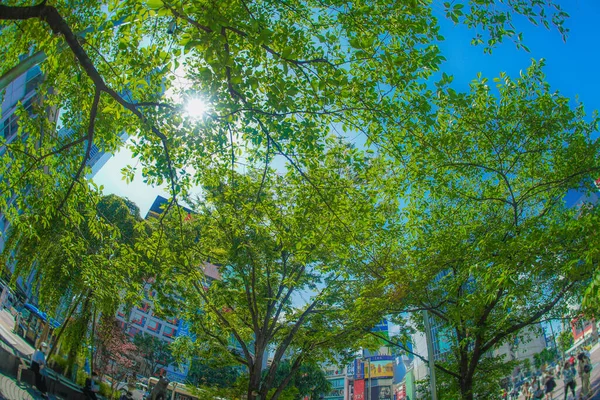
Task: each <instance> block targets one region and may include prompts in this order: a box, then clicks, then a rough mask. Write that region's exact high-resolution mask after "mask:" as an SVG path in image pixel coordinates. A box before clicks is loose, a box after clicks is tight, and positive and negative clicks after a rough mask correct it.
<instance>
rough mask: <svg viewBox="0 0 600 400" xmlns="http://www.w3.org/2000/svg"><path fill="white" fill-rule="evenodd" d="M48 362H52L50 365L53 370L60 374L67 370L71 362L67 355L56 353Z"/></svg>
mask: <svg viewBox="0 0 600 400" xmlns="http://www.w3.org/2000/svg"><path fill="white" fill-rule="evenodd" d="M48 364H50V367H51V368H52V369H53V370H55V371H56V372H58V373H59V374H63V373H64V372H65V371H66V369H67V365H68V364H69V362H68V360H67V359H66V358H65V357H63V356H61V355H58V354H54V355H53V356H52V357H50V362H49V363H48Z"/></svg>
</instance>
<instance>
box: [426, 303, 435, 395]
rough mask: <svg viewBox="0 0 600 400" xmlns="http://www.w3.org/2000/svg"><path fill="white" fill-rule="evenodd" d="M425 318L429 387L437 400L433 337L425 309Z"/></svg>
mask: <svg viewBox="0 0 600 400" xmlns="http://www.w3.org/2000/svg"><path fill="white" fill-rule="evenodd" d="M423 320H424V321H425V340H426V342H427V360H428V363H427V364H428V366H429V387H430V392H431V400H437V390H436V388H435V361H434V360H433V339H432V337H431V324H430V323H429V313H428V312H427V310H424V311H423Z"/></svg>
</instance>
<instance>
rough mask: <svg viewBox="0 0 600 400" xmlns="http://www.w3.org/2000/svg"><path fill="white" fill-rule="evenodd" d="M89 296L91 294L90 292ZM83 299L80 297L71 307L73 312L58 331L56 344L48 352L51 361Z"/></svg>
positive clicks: (55, 339)
mask: <svg viewBox="0 0 600 400" xmlns="http://www.w3.org/2000/svg"><path fill="white" fill-rule="evenodd" d="M88 294H89V292H88ZM81 298H82V296H79V297H78V299H77V301H76V302H75V304H73V306H72V307H71V311H69V313H68V314H67V317H66V318H65V321H64V322H63V324H62V326H61V327H60V330H59V331H58V334H57V335H56V337H55V338H54V342H53V343H51V344H52V347H50V351H49V352H48V359H50V357H51V356H52V354H54V352H55V351H56V348H57V346H58V342H59V341H60V338H61V336H62V334H63V332H64V331H65V328H66V327H67V324H68V323H69V320H70V319H71V317H72V316H73V313H74V312H75V310H76V309H77V306H79V301H80V300H81Z"/></svg>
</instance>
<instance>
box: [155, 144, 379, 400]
mask: <svg viewBox="0 0 600 400" xmlns="http://www.w3.org/2000/svg"><path fill="white" fill-rule="evenodd" d="M344 153H346V154H348V155H351V156H352V157H353V159H354V160H355V161H354V163H353V164H346V162H345V161H344V160H343V159H342V158H341V155H342V154H344ZM342 166H344V168H345V169H341V167H342ZM378 167H379V166H378V164H377V162H376V161H373V160H369V159H368V158H366V157H364V156H363V155H362V154H361V153H360V152H358V151H356V150H355V149H352V148H349V147H345V146H341V147H333V148H332V149H331V151H330V152H328V153H327V154H326V155H325V156H324V157H323V158H322V159H321V160H320V161H319V163H315V165H314V166H313V167H312V168H311V169H310V170H309V171H307V174H310V176H313V177H315V178H318V179H319V180H320V182H322V184H323V187H321V188H315V187H313V186H311V185H310V184H309V183H307V182H306V181H305V180H304V179H303V178H302V177H298V176H295V175H294V174H292V173H290V174H286V175H285V176H281V175H278V174H276V173H275V172H274V171H272V170H269V169H265V170H263V171H260V172H259V173H249V174H247V175H242V174H238V173H234V172H231V171H227V170H225V171H224V172H221V171H220V170H215V171H212V173H213V175H212V176H211V179H210V180H207V181H206V182H205V184H204V196H203V198H202V200H201V201H198V202H197V203H196V204H195V207H194V208H195V210H196V213H195V214H194V215H193V216H192V217H191V218H190V219H187V220H183V221H182V220H181V219H180V218H181V217H180V215H179V212H178V210H177V209H173V211H172V215H171V216H170V217H167V218H165V220H164V221H163V226H164V231H163V232H162V233H161V232H160V230H159V229H156V230H155V233H154V236H153V238H155V239H156V240H157V242H156V243H158V244H159V245H160V246H161V247H160V250H159V251H158V252H159V253H160V254H161V255H163V257H164V258H159V260H160V262H161V268H160V271H161V274H160V275H158V276H157V278H156V282H157V285H160V286H157V287H158V289H157V292H158V293H160V296H159V298H158V303H159V304H160V305H161V307H163V308H165V309H164V310H163V311H162V312H163V313H165V314H167V315H168V314H171V313H173V312H175V310H184V312H185V313H184V314H183V315H182V317H183V318H185V319H186V321H188V322H189V323H190V331H191V332H192V333H193V334H194V335H196V337H197V339H196V342H195V343H193V346H194V351H195V353H194V355H197V356H199V357H200V359H202V360H203V361H204V362H206V363H208V365H210V366H211V367H213V366H214V365H213V362H214V361H216V360H220V363H222V364H221V365H223V364H224V365H227V364H230V365H231V364H240V365H242V366H245V367H246V368H247V369H248V371H249V380H250V383H251V385H252V386H251V387H252V389H251V390H250V391H256V392H261V393H263V394H262V396H263V397H264V396H265V395H266V394H267V393H268V392H269V391H270V390H271V389H272V388H275V389H276V390H279V391H280V392H281V391H283V390H284V389H285V387H286V385H287V382H288V381H286V380H281V384H280V385H279V386H276V381H275V376H276V368H277V365H278V364H279V362H280V361H281V360H282V358H283V356H284V355H286V354H289V355H290V357H291V362H292V365H293V367H292V368H291V369H290V374H293V373H294V372H295V371H296V370H298V368H300V367H301V365H303V364H305V363H306V362H309V361H318V360H325V359H328V358H331V357H332V356H333V355H334V354H336V353H337V352H338V351H340V350H342V349H346V348H349V347H352V346H353V344H354V343H355V341H356V339H357V338H359V337H360V336H362V335H363V329H364V325H363V322H365V321H367V322H368V318H367V317H365V316H360V318H357V319H353V318H354V313H352V312H349V310H351V309H352V307H353V306H352V304H353V302H354V294H355V293H357V291H358V287H359V285H360V284H359V282H357V281H356V280H354V279H352V278H351V276H350V273H351V270H350V269H349V268H350V267H349V266H350V265H352V264H353V263H354V262H356V260H357V259H356V258H355V257H356V255H355V253H354V252H353V251H352V249H353V247H354V246H355V245H356V244H357V243H358V241H360V240H361V235H362V233H360V232H362V228H366V227H367V226H368V225H369V224H371V223H373V221H377V218H375V217H376V213H377V210H378V207H377V206H376V205H374V204H373V203H375V202H376V198H375V197H373V198H371V197H366V196H364V195H363V194H362V193H361V192H360V190H359V187H358V186H357V185H356V183H355V182H356V181H357V180H360V179H361V177H362V176H363V174H367V173H368V171H375V170H376V169H377V168H378ZM226 168H227V166H226ZM225 172H227V174H225ZM205 175H206V176H209V174H208V171H205ZM228 175H229V176H231V178H226V179H223V177H224V176H228ZM342 191H343V192H342ZM319 196H326V197H327V199H328V203H329V205H330V206H331V209H327V208H324V207H323V206H322V205H321V204H320V202H319V201H315V199H316V198H319ZM257 197H259V198H260V203H255V199H256V198H257ZM332 210H333V211H332ZM370 217H373V218H372V219H371V218H370ZM157 223H160V221H157ZM161 235H162V236H163V237H164V238H167V240H168V241H167V242H165V243H161V242H159V241H158V239H159V238H160V236H161ZM207 260H210V262H212V263H215V264H218V265H219V266H220V267H219V269H218V273H219V279H218V280H212V281H211V279H212V278H211V277H210V276H207V275H206V274H205V271H204V268H205V267H204V266H205V265H206V264H205V263H206V262H207ZM176 294H178V295H179V296H180V297H179V298H180V299H181V298H182V299H185V300H179V301H178V300H177V297H176ZM297 296H301V297H300V299H299V300H294V298H295V297H297ZM356 315H358V314H356ZM369 318H370V319H371V321H370V324H371V325H373V324H375V323H376V322H377V321H378V320H379V317H378V315H377V314H372V315H371V316H370V317H369ZM180 342H181V341H180ZM190 344H192V343H190V342H189V341H185V343H184V342H181V343H179V344H178V346H179V345H185V346H184V347H187V346H189V345H190ZM267 350H268V351H269V352H271V353H272V354H273V361H272V365H271V367H270V368H269V369H268V370H267V372H266V374H267V375H266V377H265V378H263V379H261V375H262V362H263V360H264V358H265V357H267ZM274 385H275V386H274ZM249 396H250V394H249Z"/></svg>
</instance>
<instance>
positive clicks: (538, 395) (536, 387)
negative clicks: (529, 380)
mask: <svg viewBox="0 0 600 400" xmlns="http://www.w3.org/2000/svg"><path fill="white" fill-rule="evenodd" d="M531 389H532V398H533V399H535V400H540V399H543V398H544V389H542V386H541V385H540V381H539V380H538V378H535V382H534V384H533V385H532V386H531Z"/></svg>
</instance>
